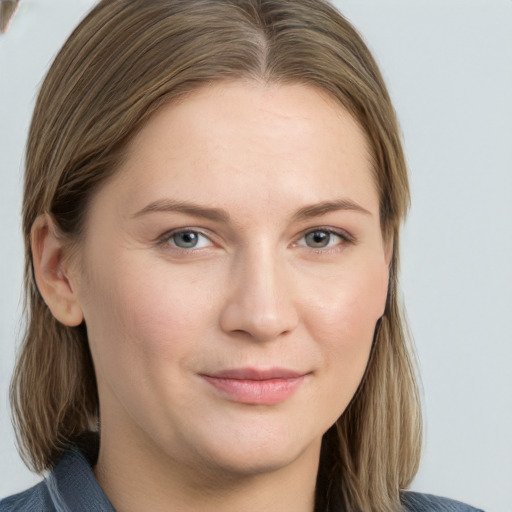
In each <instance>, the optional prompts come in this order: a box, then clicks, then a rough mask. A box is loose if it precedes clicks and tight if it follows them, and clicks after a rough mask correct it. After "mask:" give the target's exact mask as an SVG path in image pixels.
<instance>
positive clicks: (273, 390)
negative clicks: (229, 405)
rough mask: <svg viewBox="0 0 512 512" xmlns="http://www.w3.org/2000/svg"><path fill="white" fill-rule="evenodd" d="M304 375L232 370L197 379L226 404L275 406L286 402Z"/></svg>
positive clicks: (289, 371)
mask: <svg viewBox="0 0 512 512" xmlns="http://www.w3.org/2000/svg"><path fill="white" fill-rule="evenodd" d="M308 375H309V373H302V372H297V371H294V370H289V369H286V368H270V369H255V368H236V369H230V370H223V371H220V372H216V373H213V374H201V375H200V376H201V377H202V378H203V379H204V380H205V381H206V382H207V383H208V384H209V385H210V386H212V387H213V388H214V389H215V391H216V392H217V393H219V394H220V395H221V396H223V397H224V398H227V399H228V400H230V401H233V402H238V403H243V404H250V405H276V404H279V403H281V402H284V401H285V400H287V399H288V398H290V397H291V396H292V395H293V394H294V393H295V392H296V391H297V389H298V388H299V387H300V386H301V384H302V383H303V382H304V380H305V379H306V377H307V376H308Z"/></svg>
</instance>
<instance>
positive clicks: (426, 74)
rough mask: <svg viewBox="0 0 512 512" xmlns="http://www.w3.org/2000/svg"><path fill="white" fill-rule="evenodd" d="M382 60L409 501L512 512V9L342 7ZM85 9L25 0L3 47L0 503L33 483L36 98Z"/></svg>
mask: <svg viewBox="0 0 512 512" xmlns="http://www.w3.org/2000/svg"><path fill="white" fill-rule="evenodd" d="M335 3H336V5H337V6H338V7H339V8H340V9H341V10H342V12H343V13H344V14H345V15H346V16H347V17H348V18H349V19H350V20H351V21H352V22H353V23H354V24H355V25H356V27H358V28H359V30H360V31H361V32H362V33H363V35H364V37H365V39H366V40H367V42H368V44H369V46H370V47H371V49H372V50H373V52H374V54H375V56H376V58H377V60H378V61H379V63H380V65H381V67H382V70H383V73H384V76H385V78H386V80H387V82H388V86H389V89H390V92H391V95H392V97H393V100H394V103H395V106H396V108H397V111H398V115H399V118H400V121H401V126H402V130H403V133H404V141H405V148H406V152H407V155H408V160H409V164H410V170H411V184H412V193H413V206H412V210H411V213H410V216H409V219H408V223H407V225H406V229H405V236H404V240H403V279H402V283H403V290H404V296H405V301H406V304H407V308H408V312H409V318H410V324H411V328H412V331H413V334H414V337H415V340H416V345H417V349H418V353H419V360H420V366H421V371H422V376H423V383H424V405H425V416H426V445H425V451H424V457H423V464H422V467H421V469H420V472H419V474H418V476H417V478H416V480H415V482H414V484H413V489H416V490H420V491H424V492H430V493H435V494H441V495H445V496H450V497H453V498H457V499H460V500H464V501H467V502H469V503H472V504H473V505H476V506H479V507H482V508H485V509H486V510H487V512H507V511H510V510H512V483H511V480H512V439H511V437H512V434H511V433H512V370H511V364H510V361H511V360H512V321H511V320H512V1H511V0H414V1H412V0H386V1H383V0H338V1H336V2H335ZM93 4H94V1H93V0H21V4H20V9H19V11H18V13H17V14H16V17H15V18H14V20H13V23H12V25H11V27H10V29H9V30H8V32H7V34H4V35H1V36H0V176H1V186H0V496H5V495H7V494H10V493H13V492H15V491H19V490H21V489H24V488H26V487H27V486H29V485H31V484H32V483H34V482H36V481H37V480H38V479H39V478H38V477H37V476H33V475H31V474H30V473H29V472H28V471H27V470H26V469H25V468H24V466H23V465H22V463H21V462H20V460H19V457H18V455H17V453H16V450H15V448H14V435H13V431H12V427H11V425H10V420H9V412H8V404H7V390H8V384H9V379H10V374H11V371H12V366H13V362H14V353H15V343H16V341H17V340H18V339H19V331H20V327H19V326H20V320H19V318H20V313H21V306H20V304H21V300H20V289H21V279H22V277H21V275H22V262H23V256H22V243H21V236H20V214H19V211H20V203H21V180H22V178H21V176H22V167H23V163H22V155H23V150H24V144H25V138H26V132H27V129H28V124H29V120H30V115H31V110H32V108H33V104H34V100H35V95H36V92H37V89H38V86H39V84H40V82H41V79H42V77H43V75H44V73H45V71H46V70H47V68H48V65H49V63H50V61H51V59H52V57H53V56H54V55H55V53H56V51H57V49H58V48H59V47H60V45H61V44H62V43H63V42H64V40H65V38H66V37H67V35H68V34H69V33H70V31H71V30H72V28H73V27H74V25H75V24H76V23H77V21H78V20H79V19H80V18H81V16H82V15H83V14H84V13H85V12H86V11H87V10H88V9H89V8H90V7H91V6H92V5H93Z"/></svg>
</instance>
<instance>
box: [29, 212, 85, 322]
mask: <svg viewBox="0 0 512 512" xmlns="http://www.w3.org/2000/svg"><path fill="white" fill-rule="evenodd" d="M30 239H31V248H32V264H33V266H34V277H35V280H36V284H37V287H38V289H39V293H40V294H41V296H42V297H43V299H44V301H45V303H46V305H47V306H48V307H49V308H50V311H51V312H52V314H53V316H54V317H55V318H56V319H57V320H58V321H59V322H61V323H62V324H64V325H67V326H69V327H74V326H77V325H80V324H81V323H82V321H83V319H84V316H83V313H82V308H81V306H80V303H79V301H78V297H77V296H76V290H75V289H74V287H73V283H72V280H71V279H70V277H69V276H70V273H69V267H70V265H69V261H67V260H66V259H65V258H64V247H65V241H64V239H63V237H62V236H59V234H58V230H57V227H56V225H55V223H54V221H53V219H52V218H51V216H50V215H48V214H43V215H40V216H39V217H38V218H37V219H36V220H35V222H34V224H33V225H32V230H31V233H30Z"/></svg>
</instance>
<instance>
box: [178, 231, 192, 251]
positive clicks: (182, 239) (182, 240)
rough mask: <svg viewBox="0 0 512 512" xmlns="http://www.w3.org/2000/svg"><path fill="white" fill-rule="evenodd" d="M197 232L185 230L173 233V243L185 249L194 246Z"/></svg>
mask: <svg viewBox="0 0 512 512" xmlns="http://www.w3.org/2000/svg"><path fill="white" fill-rule="evenodd" d="M197 239H198V236H197V233H194V232H192V231H186V232H185V233H178V234H176V235H174V237H173V240H174V243H175V244H176V245H177V246H178V247H182V248H185V249H190V248H191V247H194V246H195V245H196V244H197Z"/></svg>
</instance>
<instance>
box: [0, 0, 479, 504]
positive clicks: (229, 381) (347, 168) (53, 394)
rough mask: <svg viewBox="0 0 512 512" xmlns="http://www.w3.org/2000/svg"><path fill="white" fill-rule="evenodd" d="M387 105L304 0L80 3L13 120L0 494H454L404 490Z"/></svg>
mask: <svg viewBox="0 0 512 512" xmlns="http://www.w3.org/2000/svg"><path fill="white" fill-rule="evenodd" d="M408 201H409V192H408V184H407V174H406V166H405V162H404V157H403V153H402V148H401V143H400V138H399V134H398V127H397V122H396V118H395V114H394V111H393V108H392V105H391V102H390V99H389V96H388V94H387V92H386V88H385V85H384V83H383V81H382V78H381V76H380V73H379V71H378V69H377V67H376V64H375V62H374V61H373V59H372V57H371V55H370V54H369V52H368V50H367V48H366V47H365V45H364V43H363V42H362V40H361V39H360V37H359V36H358V35H357V33H356V32H355V31H354V29H353V28H352V27H351V26H350V25H349V24H348V23H347V21H346V20H345V19H344V18H342V17H341V16H340V15H339V14H338V13H337V12H336V11H335V10H334V9H333V8H332V7H330V6H329V5H328V4H326V3H324V2H323V1H319V0H300V1H297V0H294V1H257V0H254V1H252V0H231V1H224V2H219V1H218V0H187V1H178V0H174V1H172V0H151V1H147V0H144V1H142V0H111V1H102V2H100V3H99V4H98V6H97V7H96V8H95V9H94V10H93V11H92V12H91V14H90V15H89V16H88V17H87V18H86V19H85V20H84V21H83V22H82V23H81V24H80V26H79V27H78V28H77V29H76V30H75V32H74V33H73V34H72V36H71V37H70V38H69V40H68V42H67V43H66V44H65V46H64V48H63V49H62V51H61V52H60V54H59V55H58V56H57V58H56V60H55V62H54V64H53V66H52V68H51V70H50V72H49V74H48V76H47V78H46V80H45V82H44V84H43V87H42V90H41V92H40V95H39V99H38V102H37V105H36V109H35V113H34V118H33V122H32V126H31V130H30V134H29V143H28V148H27V169H26V180H25V197H24V235H25V241H26V248H27V249H26V250H27V252H26V262H27V263H26V287H27V297H28V303H29V304H28V305H29V308H28V310H29V319H28V325H27V332H26V335H25V340H24V345H23V347H22V351H21V354H20V358H19V361H18V365H17V368H16V371H15V375H14V379H13V384H12V404H13V409H14V415H15V420H16V425H17V429H18V434H19V440H20V446H21V448H22V452H23V455H24V458H25V460H26V461H27V462H28V464H29V465H31V467H32V468H33V469H34V470H36V471H38V472H42V471H45V470H51V473H50V475H49V476H48V477H47V478H46V479H45V481H44V482H42V483H41V484H39V485H38V486H36V487H35V488H33V489H31V490H29V491H26V492H25V493H22V494H21V495H17V496H14V497H11V498H7V499H5V500H3V501H2V502H0V510H2V511H4V510H5V511H8V510H9V511H10V510H119V511H129V510H152V511H153V510H154V511H159V510H180V511H187V510H208V511H216V510H219V511H231V510H238V511H239V510H247V511H258V510H265V511H270V510H276V511H277V510H279V511H283V510H290V511H291V510H293V511H297V512H300V511H302V510H303V511H313V510H318V511H324V510H329V511H341V510H345V511H366V510H368V511H394V510H414V511H422V510H462V511H463V510H474V509H471V507H468V506H466V505H462V504H459V503H455V502H453V501H450V500H445V499H441V498H435V497H431V496H425V495H419V494H415V493H408V492H406V491H405V489H406V488H407V487H408V485H409V484H410V482H411V480H412V478H413V477H414V474H415V472H416V470H417V467H418V463H419V454H420V448H421V419H420V410H419V401H418V393H417V388H416V383H415V375H414V365H413V364H412V360H413V359H412V356H411V347H410V346H409V345H408V343H407V340H406V336H405V327H404V322H403V319H402V316H401V312H400V307H399V304H398V290H397V272H398V247H399V231H400V226H401V223H402V221H403V219H404V216H405V213H406V210H407V207H408Z"/></svg>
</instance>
